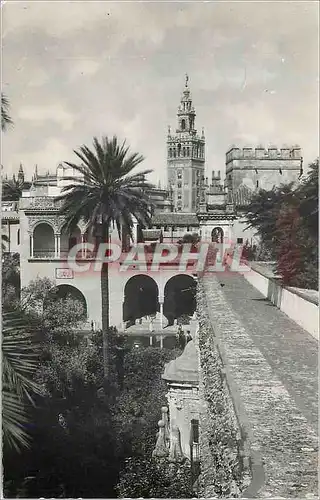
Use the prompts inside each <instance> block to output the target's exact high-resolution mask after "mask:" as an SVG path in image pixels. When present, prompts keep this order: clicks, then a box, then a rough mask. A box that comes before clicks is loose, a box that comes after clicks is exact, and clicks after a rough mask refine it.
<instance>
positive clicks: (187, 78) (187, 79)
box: [186, 73, 189, 87]
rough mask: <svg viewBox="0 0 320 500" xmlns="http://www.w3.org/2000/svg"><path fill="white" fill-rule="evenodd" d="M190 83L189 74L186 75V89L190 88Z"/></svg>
mask: <svg viewBox="0 0 320 500" xmlns="http://www.w3.org/2000/svg"><path fill="white" fill-rule="evenodd" d="M188 81H189V77H188V73H186V87H188Z"/></svg>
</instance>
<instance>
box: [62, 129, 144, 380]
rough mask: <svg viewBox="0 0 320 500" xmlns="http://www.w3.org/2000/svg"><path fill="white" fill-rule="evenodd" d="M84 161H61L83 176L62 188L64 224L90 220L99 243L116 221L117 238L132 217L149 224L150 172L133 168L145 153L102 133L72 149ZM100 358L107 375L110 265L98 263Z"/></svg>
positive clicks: (128, 229) (130, 223) (72, 225)
mask: <svg viewBox="0 0 320 500" xmlns="http://www.w3.org/2000/svg"><path fill="white" fill-rule="evenodd" d="M74 152H75V154H76V155H77V156H78V158H79V159H80V160H81V162H82V164H81V165H77V164H74V163H69V162H65V163H66V164H67V165H68V166H70V167H72V168H73V169H74V170H75V171H76V172H78V173H79V174H80V176H81V177H82V178H83V180H82V182H81V183H79V182H78V183H75V182H74V179H73V178H69V179H68V180H70V181H73V183H72V184H70V185H69V186H67V187H65V188H64V193H63V194H62V195H61V196H60V197H59V199H60V200H62V201H63V204H62V207H61V214H63V215H64V216H65V218H66V223H67V224H66V225H67V228H69V229H71V228H73V227H74V226H75V225H76V224H77V223H78V222H79V221H80V220H84V221H85V222H86V223H87V224H88V230H89V232H90V233H91V234H92V235H93V236H94V237H95V238H96V239H97V242H98V243H100V242H109V232H110V228H111V226H113V227H114V226H116V228H117V230H118V234H119V237H120V235H121V231H122V228H124V229H125V231H126V232H128V233H129V234H130V236H131V237H132V227H133V218H135V219H136V220H137V221H138V223H139V224H140V225H141V226H143V227H145V226H148V225H149V224H150V219H151V209H150V202H149V198H148V196H147V194H146V190H147V189H151V188H152V186H151V185H150V184H147V183H146V182H145V175H146V174H148V173H149V172H150V171H144V172H141V173H136V174H134V173H132V172H133V170H134V169H135V168H136V167H137V166H138V165H140V163H141V162H142V161H143V159H144V158H143V157H142V156H141V155H139V154H137V153H133V154H131V153H130V154H129V148H128V147H127V146H126V145H125V143H123V144H121V145H120V144H119V143H118V139H117V137H115V136H114V137H113V138H112V139H109V138H108V137H104V138H103V139H102V141H101V143H100V142H99V141H98V139H97V138H94V140H93V150H90V149H89V148H88V147H87V146H82V147H80V150H79V151H74ZM100 282H101V298H102V330H103V332H104V335H103V359H104V367H105V376H106V377H107V375H108V338H107V332H108V330H109V286H108V265H107V264H106V263H102V267H101V280H100Z"/></svg>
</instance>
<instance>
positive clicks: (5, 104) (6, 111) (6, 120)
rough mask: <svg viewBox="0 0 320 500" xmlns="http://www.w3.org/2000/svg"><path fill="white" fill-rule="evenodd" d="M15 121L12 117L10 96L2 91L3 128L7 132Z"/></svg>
mask: <svg viewBox="0 0 320 500" xmlns="http://www.w3.org/2000/svg"><path fill="white" fill-rule="evenodd" d="M12 124H13V121H12V119H11V117H10V104H9V100H8V98H7V97H6V96H5V94H4V93H3V92H1V130H2V131H3V132H5V131H6V130H7V129H8V127H9V126H10V125H12Z"/></svg>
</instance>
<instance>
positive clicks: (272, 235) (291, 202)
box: [245, 160, 319, 288]
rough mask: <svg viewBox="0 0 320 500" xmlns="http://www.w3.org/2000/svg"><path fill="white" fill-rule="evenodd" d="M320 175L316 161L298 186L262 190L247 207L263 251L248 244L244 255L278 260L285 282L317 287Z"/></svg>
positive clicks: (304, 286)
mask: <svg viewBox="0 0 320 500" xmlns="http://www.w3.org/2000/svg"><path fill="white" fill-rule="evenodd" d="M318 175H319V160H316V161H315V162H313V163H312V164H311V165H310V166H309V173H308V175H307V176H306V178H305V179H304V180H303V181H302V182H301V183H300V184H299V185H298V186H297V187H295V188H294V186H293V185H292V184H288V185H284V186H281V187H279V188H274V189H272V190H270V191H265V190H260V191H259V193H257V194H256V195H255V196H254V197H253V198H252V200H251V203H250V205H249V206H248V207H247V214H246V217H247V219H248V221H249V227H252V228H255V229H256V230H257V233H258V235H259V236H260V240H261V247H262V251H261V249H260V250H259V249H255V252H252V249H250V248H248V247H246V248H245V255H246V257H247V256H250V257H255V258H256V259H260V260H262V257H264V259H265V260H267V259H268V260H276V262H277V272H278V274H279V275H280V276H282V280H283V283H284V284H285V285H291V286H297V287H301V288H317V287H318V188H319V180H318ZM250 252H251V253H250ZM253 253H255V256H254V255H253ZM259 253H260V255H259Z"/></svg>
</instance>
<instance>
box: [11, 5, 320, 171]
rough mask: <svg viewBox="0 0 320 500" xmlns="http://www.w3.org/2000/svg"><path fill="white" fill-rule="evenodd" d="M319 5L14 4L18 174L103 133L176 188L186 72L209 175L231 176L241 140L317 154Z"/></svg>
mask: <svg viewBox="0 0 320 500" xmlns="http://www.w3.org/2000/svg"><path fill="white" fill-rule="evenodd" d="M315 9H317V6H316V4H315V3H312V2H304V3H303V2H265V3H261V2H260V3H259V2H206V3H204V2H186V3H181V2H178V3H177V2H141V3H140V2H111V1H110V2H31V1H30V2H9V3H7V4H6V5H5V6H4V8H3V32H4V44H3V51H4V57H3V81H4V85H5V87H4V89H5V91H6V93H7V94H8V96H9V98H10V101H11V105H12V107H11V111H12V117H13V119H14V122H15V127H14V128H13V130H11V131H10V133H8V134H7V135H6V137H5V139H4V148H3V153H2V154H3V163H4V165H5V166H6V167H7V166H9V167H10V168H12V169H16V168H18V166H19V162H20V161H22V162H24V157H26V158H32V161H33V160H35V162H36V163H38V164H39V165H42V164H43V165H45V168H46V169H47V168H49V169H52V168H54V167H55V165H56V158H57V157H61V156H62V157H63V158H64V159H65V158H66V155H67V152H68V153H69V157H70V152H71V154H72V150H73V149H74V148H77V147H78V145H81V144H88V145H89V146H90V145H91V143H92V137H93V136H95V135H97V136H98V137H101V136H102V135H104V134H108V135H113V134H114V133H116V134H118V136H119V138H120V139H123V138H125V137H126V138H127V140H128V143H129V144H130V145H131V146H132V148H133V149H134V150H137V151H139V152H141V153H142V154H143V155H144V156H145V157H146V158H147V160H146V167H151V168H153V169H154V170H155V176H156V177H157V176H158V177H160V178H161V179H162V180H165V177H166V130H167V125H168V124H171V126H172V129H175V126H176V111H177V106H178V104H179V100H180V95H181V91H182V89H183V85H184V74H185V73H186V72H188V73H189V76H190V87H191V92H192V96H193V101H194V106H195V109H196V113H197V118H196V127H197V128H198V130H201V127H202V126H204V127H205V131H206V143H207V144H206V156H207V163H206V164H207V168H208V169H210V170H211V169H212V168H215V169H218V170H219V169H220V170H223V168H224V163H225V152H226V148H227V147H228V145H229V144H230V143H232V142H239V143H247V142H250V143H251V144H252V145H255V143H256V142H263V143H267V142H269V141H273V142H277V143H282V142H288V143H292V142H299V143H300V144H301V146H302V147H303V148H304V149H305V150H306V153H305V155H306V156H307V155H308V156H313V155H315V154H316V153H317V148H318V140H317V131H318V118H317V108H318V107H317V103H318V85H317V81H316V79H317V77H318V66H317V55H318V48H317V35H318V25H317V15H316V12H317V11H316V10H315ZM266 89H268V90H270V91H271V92H268V93H266V92H265V90H266ZM54 103H57V104H56V105H55V104H54ZM52 138H54V139H55V141H57V142H53V139H52ZM48 141H49V142H48ZM50 141H51V142H50ZM39 143H40V144H44V147H43V148H42V147H41V148H39ZM58 143H59V144H60V146H58ZM48 144H49V146H50V147H52V148H53V153H51V154H50V153H49V151H48V147H49V146H48ZM59 148H60V149H59ZM62 148H63V149H62ZM58 153H59V154H58ZM30 155H31V156H30ZM36 156H37V159H36ZM311 159H312V157H311ZM60 160H61V158H60ZM60 160H58V159H57V161H60ZM16 162H18V163H17V165H16ZM207 175H210V174H209V172H208V174H207Z"/></svg>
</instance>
